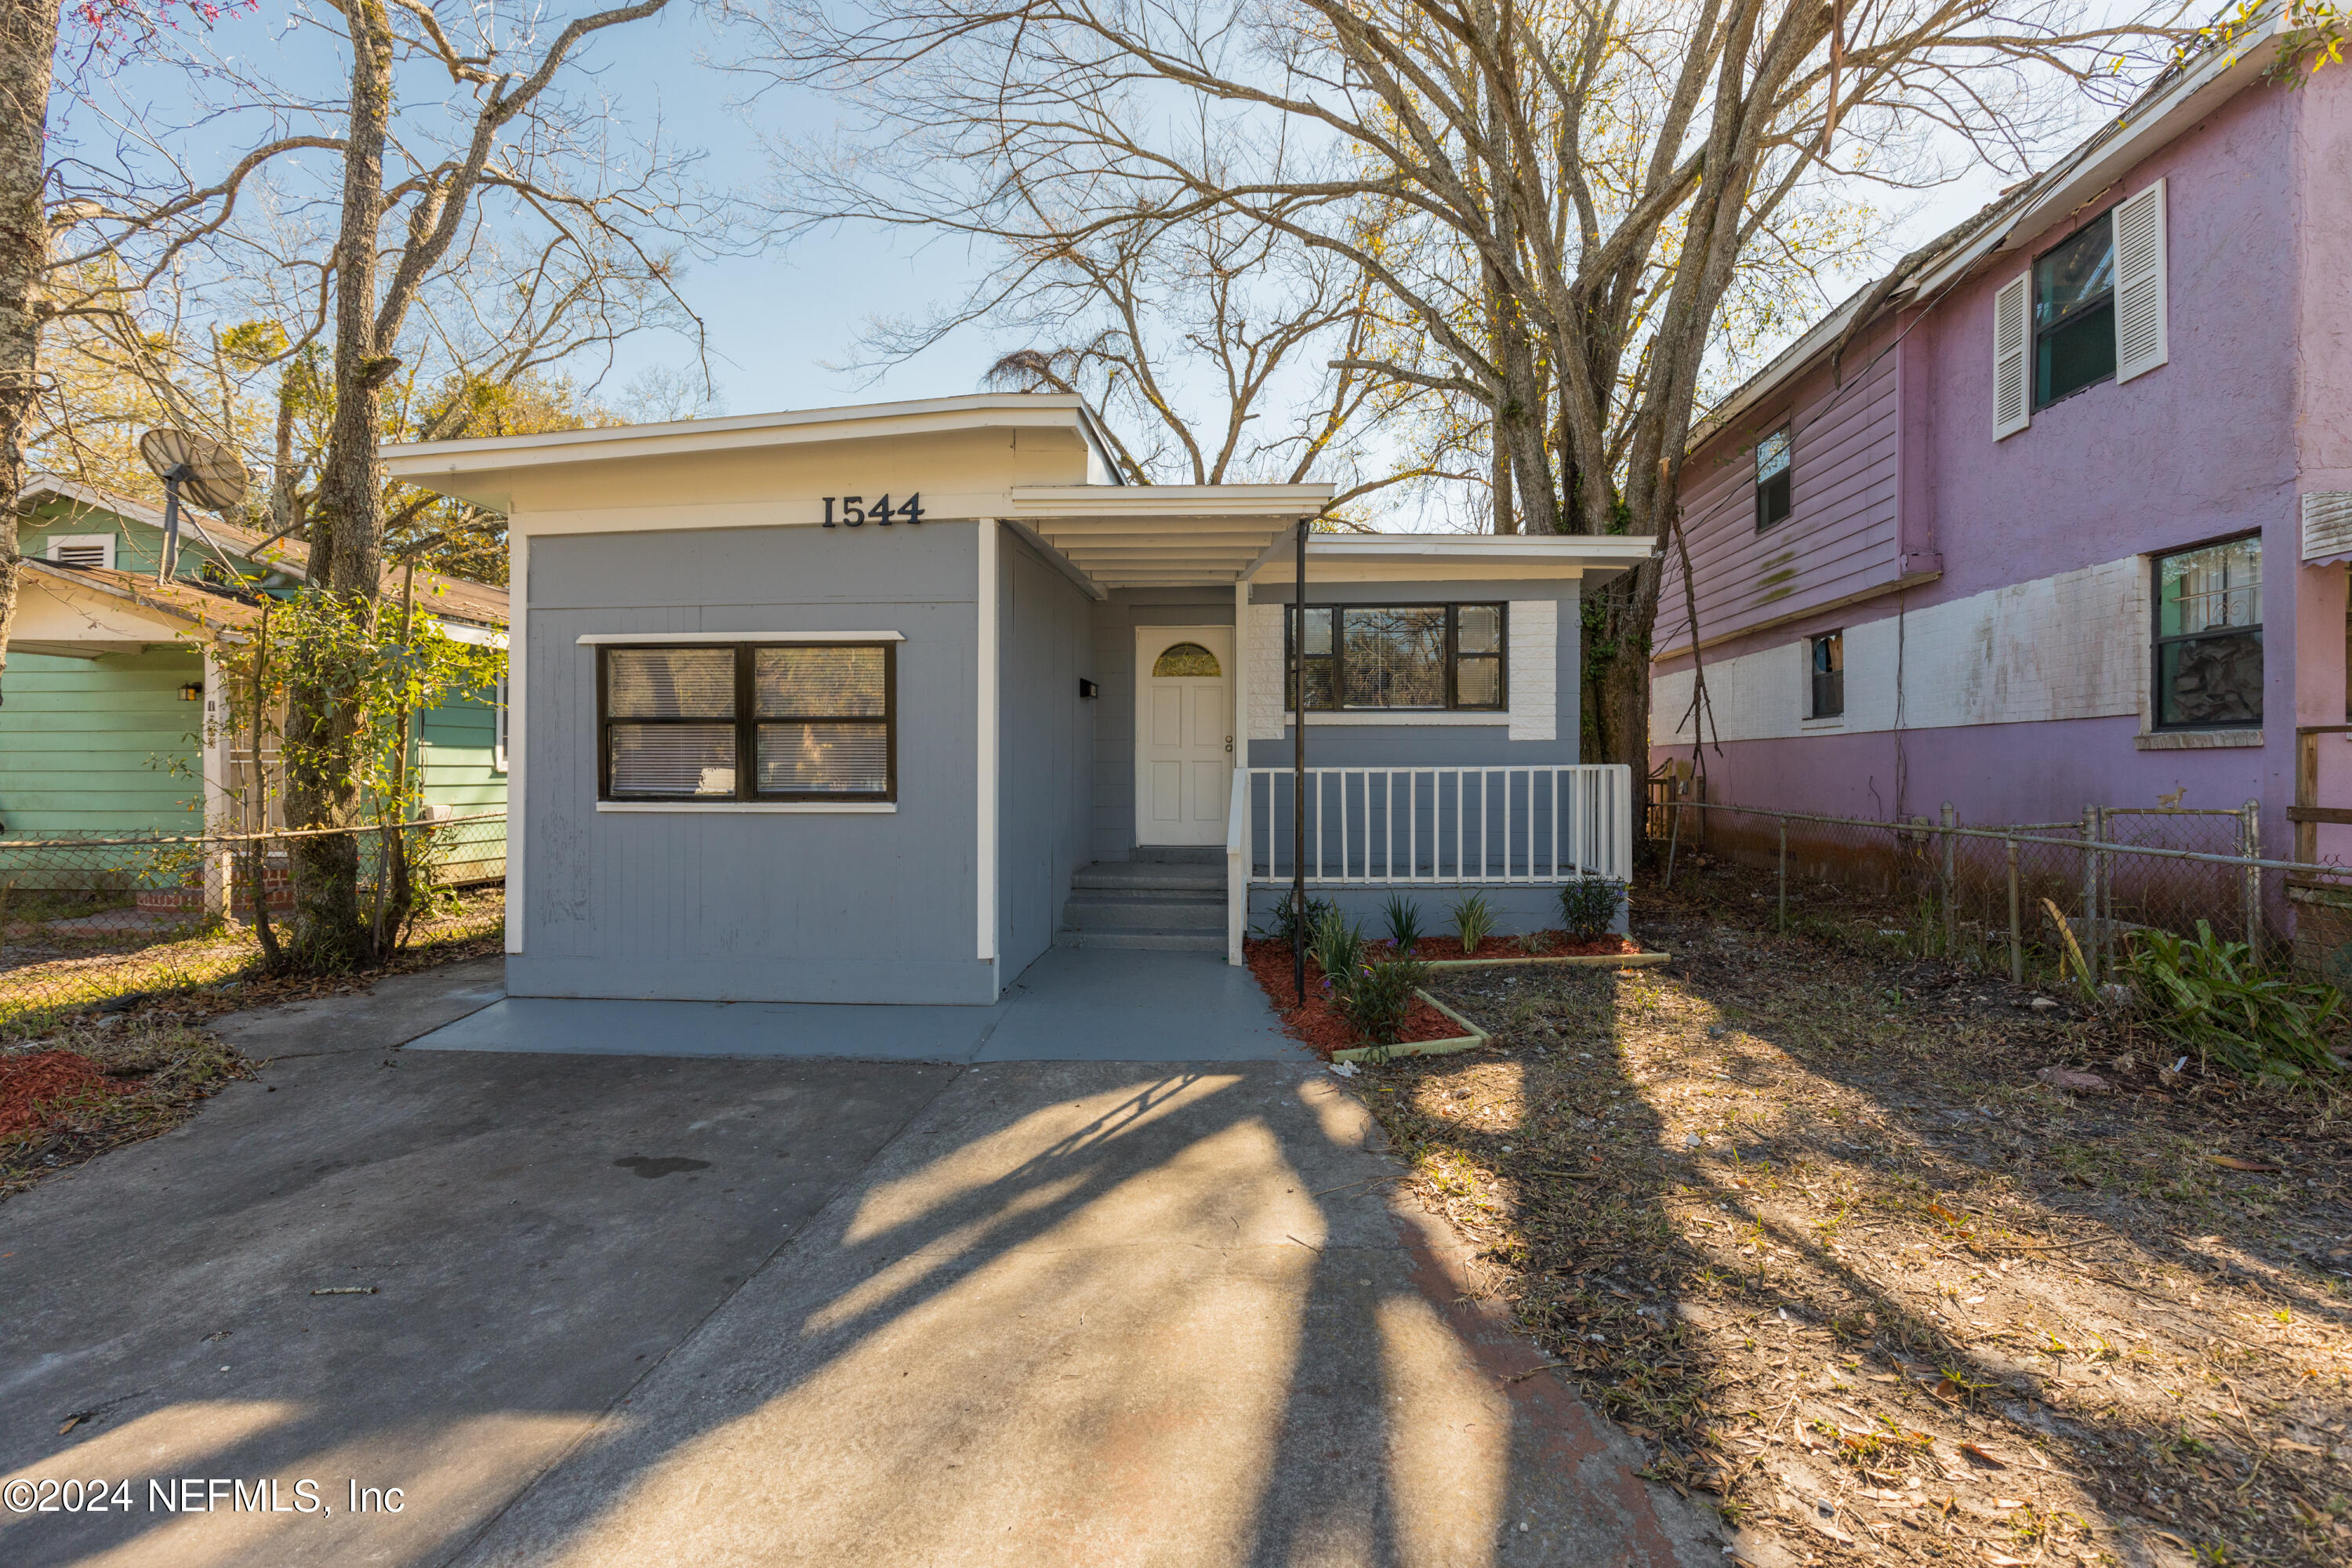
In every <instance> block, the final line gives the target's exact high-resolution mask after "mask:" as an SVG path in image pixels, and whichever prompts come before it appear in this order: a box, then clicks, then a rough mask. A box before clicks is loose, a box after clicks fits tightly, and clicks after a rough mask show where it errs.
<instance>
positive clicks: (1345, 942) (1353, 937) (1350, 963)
mask: <svg viewBox="0 0 2352 1568" xmlns="http://www.w3.org/2000/svg"><path fill="white" fill-rule="evenodd" d="M1363 950H1364V928H1363V927H1362V926H1360V925H1358V924H1357V923H1356V922H1355V921H1351V920H1349V918H1348V917H1347V916H1345V915H1343V914H1341V913H1340V912H1339V910H1338V909H1337V908H1331V909H1327V910H1325V911H1324V914H1323V918H1322V919H1321V920H1319V921H1317V922H1316V923H1315V929H1314V930H1312V931H1309V932H1307V952H1311V953H1313V954H1314V955H1315V962H1316V963H1318V964H1319V965H1321V966H1322V970H1323V985H1324V988H1325V989H1326V990H1328V991H1329V992H1331V993H1332V994H1333V995H1334V997H1335V998H1344V997H1345V996H1346V995H1347V993H1348V989H1349V986H1350V985H1352V984H1354V982H1355V976H1356V960H1357V957H1358V955H1360V953H1361V952H1363Z"/></svg>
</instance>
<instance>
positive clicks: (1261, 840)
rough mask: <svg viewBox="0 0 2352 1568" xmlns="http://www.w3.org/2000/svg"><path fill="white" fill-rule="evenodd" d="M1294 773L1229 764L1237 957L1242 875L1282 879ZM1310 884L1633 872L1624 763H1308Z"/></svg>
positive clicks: (1229, 869)
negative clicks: (1311, 765)
mask: <svg viewBox="0 0 2352 1568" xmlns="http://www.w3.org/2000/svg"><path fill="white" fill-rule="evenodd" d="M1294 789H1295V780H1294V775H1293V773H1292V772H1291V770H1290V769H1288V768H1250V769H1247V770H1246V771H1244V770H1240V769H1236V770H1235V771H1234V795H1233V802H1232V805H1231V816H1229V817H1228V818H1227V823H1226V836H1225V859H1226V874H1225V887H1226V898H1227V904H1228V913H1227V921H1226V926H1227V939H1228V941H1227V945H1228V947H1229V948H1230V950H1231V952H1230V956H1231V957H1232V959H1233V961H1234V963H1239V962H1241V932H1242V929H1243V927H1244V924H1246V922H1247V919H1248V914H1247V905H1248V893H1247V886H1248V885H1249V884H1253V883H1255V884H1257V885H1260V886H1263V885H1265V884H1268V883H1281V884H1287V883H1288V882H1289V881H1290V880H1291V876H1292V870H1291V850H1292V845H1293V843H1294V842H1295V840H1294V837H1293V821H1294V817H1293V814H1292V808H1293V804H1294V803H1293V798H1292V797H1293V794H1294ZM1306 810H1307V822H1306V826H1307V836H1306V840H1307V842H1306V857H1305V858H1306V863H1307V886H1309V887H1320V888H1334V887H1356V888H1367V887H1371V888H1377V887H1409V886H1412V885H1413V884H1415V883H1423V884H1429V883H1434V884H1439V885H1444V886H1461V885H1465V884H1482V883H1519V884H1544V883H1552V882H1566V881H1570V880H1573V879H1576V878H1579V877H1606V878H1609V879H1612V880H1614V881H1621V882H1622V881H1628V880H1631V879H1632V877H1633V770H1632V769H1630V768H1628V767H1626V766H1625V765H1623V764H1622V763H1588V764H1580V765H1574V766H1560V767H1535V766H1527V767H1487V768H1472V767H1396V768H1309V769H1307V785H1306Z"/></svg>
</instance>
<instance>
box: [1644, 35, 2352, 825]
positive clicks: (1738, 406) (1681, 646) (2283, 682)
mask: <svg viewBox="0 0 2352 1568" xmlns="http://www.w3.org/2000/svg"><path fill="white" fill-rule="evenodd" d="M2273 58H2274V45H2273V43H2272V42H2270V41H2268V40H2266V39H2255V40H2252V41H2250V42H2248V43H2247V44H2245V45H2244V46H2243V47H2242V48H2241V50H2240V51H2239V52H2238V53H2237V54H2236V55H2235V56H2230V55H2224V54H2221V53H2208V54H2206V55H2204V56H2202V57H2200V58H2197V59H2194V60H2192V61H2191V62H2189V63H2188V64H2187V65H2185V66H2183V67H2181V68H2179V69H2177V70H2176V71H2174V72H2173V73H2172V74H2171V76H2170V77H2168V79H2166V80H2164V81H2162V82H2159V83H2158V84H2157V85H2156V86H2155V87H2154V88H2153V89H2151V90H2150V91H2149V92H2147V94H2146V95H2145V96H2144V97H2143V98H2142V100H2140V101H2139V103H2137V105H2136V106H2135V107H2134V109H2133V110H2132V111H2131V112H2130V113H2128V114H2126V116H2124V117H2122V118H2121V119H2119V120H2118V121H2116V122H2115V123H2114V124H2112V125H2110V126H2108V127H2107V128H2105V130H2103V131H2102V132H2100V133H2099V134H2097V135H2096V136H2094V137H2093V138H2091V139H2090V140H2089V141H2088V142H2085V143H2084V144H2083V145H2082V146H2081V147H2079V148H2077V149H2076V150H2075V151H2074V153H2071V154H2069V155H2068V156H2067V157H2066V158H2064V159H2063V160H2062V161H2061V162H2060V163H2058V164H2057V165H2056V166H2054V167H2053V168H2052V169H2050V170H2048V171H2047V172H2045V173H2043V174H2040V175H2038V176H2036V177H2035V178H2033V179H2032V180H2030V181H2028V182H2027V183H2026V184H2023V185H2021V186H2020V187H2018V188H2016V189H2014V190H2012V191H2011V192H2010V193H2008V194H2007V195H2004V196H2003V197H2002V198H2001V199H2000V201H1999V202H1997V203H1995V204H1994V205H1991V206H1990V207H1989V208H1987V209H1986V210H1985V211H1984V212H1983V213H1981V214H1979V216H1977V217H1976V218H1974V219H1972V220H1971V221H1970V222H1969V223H1967V224H1965V225H1962V226H1960V227H1959V228H1958V229H1955V230H1954V231H1953V232H1952V233H1950V234H1948V235H1947V236H1945V237H1943V239H1942V240H1941V241H1939V242H1938V243H1937V245H1936V246H1935V247H1931V249H1930V250H1929V251H1928V252H1927V253H1926V254H1925V255H1924V256H1923V257H1921V258H1916V259H1915V260H1914V261H1913V262H1912V263H1911V264H1910V265H1909V266H1908V268H1907V269H1906V270H1905V271H1904V272H1903V273H1902V275H1901V276H1900V277H1899V278H1898V279H1896V280H1895V286H1894V287H1893V288H1892V289H1875V290H1864V292H1863V293H1862V294H1860V295H1857V296H1856V297H1855V298H1854V299H1853V300H1849V301H1847V303H1846V304H1845V305H1844V306H1843V307H1842V308H1841V309H1840V310H1837V311H1835V312H1832V314H1831V315H1830V316H1829V317H1828V318H1827V319H1825V320H1823V321H1821V322H1820V323H1818V324H1817V325H1816V326H1815V327H1814V328H1813V329H1812V330H1811V331H1809V332H1808V333H1807V334H1806V335H1805V336H1804V337H1803V338H1802V339H1801V341H1799V342H1797V343H1796V344H1794V345H1793V346H1792V347H1791V348H1790V349H1789V351H1788V352H1787V353H1783V354H1782V355H1781V356H1780V358H1779V359H1778V360H1777V361H1775V362H1774V363H1772V364H1771V365H1770V366H1769V367H1768V368H1767V369H1766V370H1765V371H1764V372H1763V373H1762V374H1759V375H1758V376H1757V377H1756V378H1755V379H1754V380H1753V381H1752V382H1750V383H1749V384H1748V385H1747V386H1746V387H1744V388H1742V389H1741V390H1740V391H1739V393H1738V395H1735V396H1734V397H1733V398H1731V399H1730V400H1729V401H1728V402H1727V405H1725V406H1724V407H1723V408H1722V409H1720V410H1719V411H1718V412H1717V413H1716V414H1715V415H1714V416H1713V417H1712V418H1711V419H1710V420H1709V421H1708V422H1707V424H1706V426H1703V427H1702V428H1701V430H1700V431H1699V432H1698V433H1697V435H1696V438H1695V440H1694V444H1693V449H1692V452H1691V455H1690V458H1689V460H1688V462H1687V464H1686V466H1685V470H1684V476H1683V486H1682V506H1683V512H1682V526H1683V529H1684V533H1685V542H1686V544H1687V549H1688V552H1689V560H1690V563H1691V572H1690V575H1691V578H1692V583H1691V584H1690V586H1691V590H1692V592H1691V594H1690V595H1689V596H1688V597H1687V598H1686V596H1685V585H1684V584H1683V582H1682V581H1681V577H1680V574H1679V572H1675V573H1674V574H1671V575H1670V578H1669V581H1668V582H1667V584H1666V586H1665V591H1664V595H1663V597H1662V600H1661V608H1660V611H1659V615H1658V622H1657V628H1656V638H1655V644H1654V647H1655V653H1654V667H1653V668H1654V683H1653V693H1652V694H1653V709H1652V713H1653V720H1652V732H1651V738H1652V742H1653V760H1654V762H1663V761H1664V760H1665V759H1666V758H1668V757H1672V756H1681V757H1685V758H1688V757H1690V756H1691V755H1692V750H1691V748H1692V746H1693V745H1694V743H1695V742H1696V740H1698V739H1699V738H1700V737H1698V736H1697V735H1696V734H1695V732H1694V725H1693V722H1692V717H1691V713H1692V691H1693V666H1694V662H1695V660H1696V661H1698V662H1702V663H1703V665H1704V668H1705V675H1706V688H1707V690H1708V694H1709V697H1710V701H1711V709H1712V711H1711V713H1710V714H1709V715H1708V720H1707V724H1706V734H1705V736H1704V739H1705V742H1706V759H1705V768H1706V774H1707V794H1708V795H1710V796H1711V797H1712V798H1714V799H1717V800H1721V801H1736V802H1740V803H1743V804H1748V805H1759V806H1769V807H1778V808H1782V809H1790V810H1803V811H1819V812H1824V813H1830V814H1834V815H1851V816H1867V817H1875V818H1885V817H1890V816H1897V815H1901V816H1915V815H1926V816H1933V815H1934V814H1935V813H1936V812H1937V808H1938V806H1939V805H1941V803H1943V802H1946V801H1949V802H1951V803H1953V805H1955V806H1956V807H1957V809H1958V815H1959V817H1960V819H1961V820H1962V821H1963V822H1965V823H1977V824H1993V823H2037V822H2039V823H2046V822H2056V821H2065V820H2071V819H2077V818H2079V817H2080V816H2081V814H2082V812H2083V810H2084V806H2085V805H2153V804H2155V803H2157V802H2158V800H2159V798H2163V799H2168V800H2176V801H2184V802H2186V803H2187V804H2188V805H2200V806H2209V807H2235V806H2239V805H2242V804H2243V803H2244V802H2246V801H2248V800H2249V799H2252V800H2258V801H2260V802H2261V803H2262V808H2263V809H2262V814H2261V820H2262V830H2263V840H2264V844H2265V847H2266V849H2267V850H2268V851H2269V852H2270V853H2272V854H2273V855H2277V854H2283V853H2284V852H2285V851H2287V850H2288V849H2289V848H2290V847H2291V845H2292V837H2291V829H2290V826H2289V824H2288V821H2287V816H2286V808H2287V806H2288V805H2290V804H2292V803H2293V801H2294V785H2295V779H2294V773H2295V755H2296V750H2297V745H2296V741H2295V733H2294V732H2295V730H2296V728H2297V727H2298V726H2311V725H2323V724H2339V725H2340V724H2343V723H2345V722H2346V721H2347V715H2352V710H2347V685H2346V657H2347V644H2348V643H2352V632H2348V631H2347V589H2346V578H2347V562H2352V69H2347V68H2331V69H2328V70H2325V71H2322V72H2320V73H2319V74H2318V75H2316V76H2314V77H2311V78H2310V79H2308V81H2307V83H2306V85H2304V86H2303V87H2301V88H2299V89H2291V88H2288V87H2284V86H2281V85H2278V84H2277V83H2276V82H2274V81H2273V80H2270V79H2266V77H2265V72H2266V70H2267V69H2268V68H2269V67H2270V66H2271V64H2272V62H2273ZM1692 600H1695V601H1696V616H1695V617H1694V616H1692V615H1691V613H1690V612H1689V609H1688V605H1689V604H1690V602H1691V601H1692ZM1694 621H1695V623H1696V624H1694ZM1717 742H1719V749H1718V745H1717ZM2319 751H2320V798H2321V799H2322V800H2323V801H2324V802H2328V803H2331V804H2339V805H2341V804H2352V743H2347V738H2346V737H2343V736H2334V735H2331V736H2328V737H2326V738H2325V740H2324V742H2322V743H2321V744H2320V746H2319ZM2176 792H2179V793H2176ZM2319 848H2320V851H2321V853H2323V854H2326V853H2330V852H2334V853H2337V854H2341V855H2345V856H2347V858H2352V828H2340V827H2330V828H2326V829H2323V830H2322V836H2321V837H2320V840H2319Z"/></svg>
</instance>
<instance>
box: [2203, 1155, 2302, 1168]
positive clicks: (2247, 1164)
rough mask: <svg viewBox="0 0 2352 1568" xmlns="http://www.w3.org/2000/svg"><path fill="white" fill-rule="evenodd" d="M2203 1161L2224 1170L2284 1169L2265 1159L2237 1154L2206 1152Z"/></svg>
mask: <svg viewBox="0 0 2352 1568" xmlns="http://www.w3.org/2000/svg"><path fill="white" fill-rule="evenodd" d="M2205 1163H2207V1164H2209V1165H2219V1166H2221V1168H2222V1169H2223V1170H2225V1171H2272V1172H2276V1171H2282V1170H2284V1169H2285V1167H2284V1166H2283V1165H2273V1164H2272V1163H2270V1162H2269V1161H2267V1160H2248V1159H2245V1158H2243V1157H2242V1156H2241V1155H2237V1154H2208V1155H2206V1156H2205Z"/></svg>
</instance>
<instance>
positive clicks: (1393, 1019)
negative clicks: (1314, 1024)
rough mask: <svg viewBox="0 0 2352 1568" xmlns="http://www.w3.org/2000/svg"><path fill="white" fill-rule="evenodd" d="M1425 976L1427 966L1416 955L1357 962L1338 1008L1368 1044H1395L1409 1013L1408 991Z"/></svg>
mask: <svg viewBox="0 0 2352 1568" xmlns="http://www.w3.org/2000/svg"><path fill="white" fill-rule="evenodd" d="M1428 978H1429V965H1427V964H1426V963H1422V962H1421V961H1420V960H1419V959H1417V958H1382V959H1376V960H1374V961H1373V962H1371V963H1364V964H1359V965H1358V966H1357V968H1356V972H1355V973H1354V975H1352V976H1351V977H1350V978H1349V984H1348V989H1347V991H1346V993H1345V994H1343V995H1342V996H1341V998H1340V1002H1339V1008H1340V1011H1342V1012H1344V1013H1345V1014H1347V1016H1348V1021H1349V1023H1351V1024H1353V1025H1354V1026H1356V1032H1357V1033H1358V1034H1360V1035H1361V1036H1363V1037H1364V1038H1365V1039H1366V1040H1367V1041H1368V1042H1370V1044H1372V1045H1376V1046H1392V1045H1395V1044H1396V1043H1397V1037H1398V1036H1399V1035H1401V1034H1402V1033H1403V1032H1404V1026H1405V1020H1406V1019H1407V1018H1408V1017H1410V1016H1412V1000H1413V998H1412V994H1413V992H1414V990H1415V989H1417V988H1418V987H1419V986H1420V985H1421V984H1423V982H1425V981H1427V980H1428Z"/></svg>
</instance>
